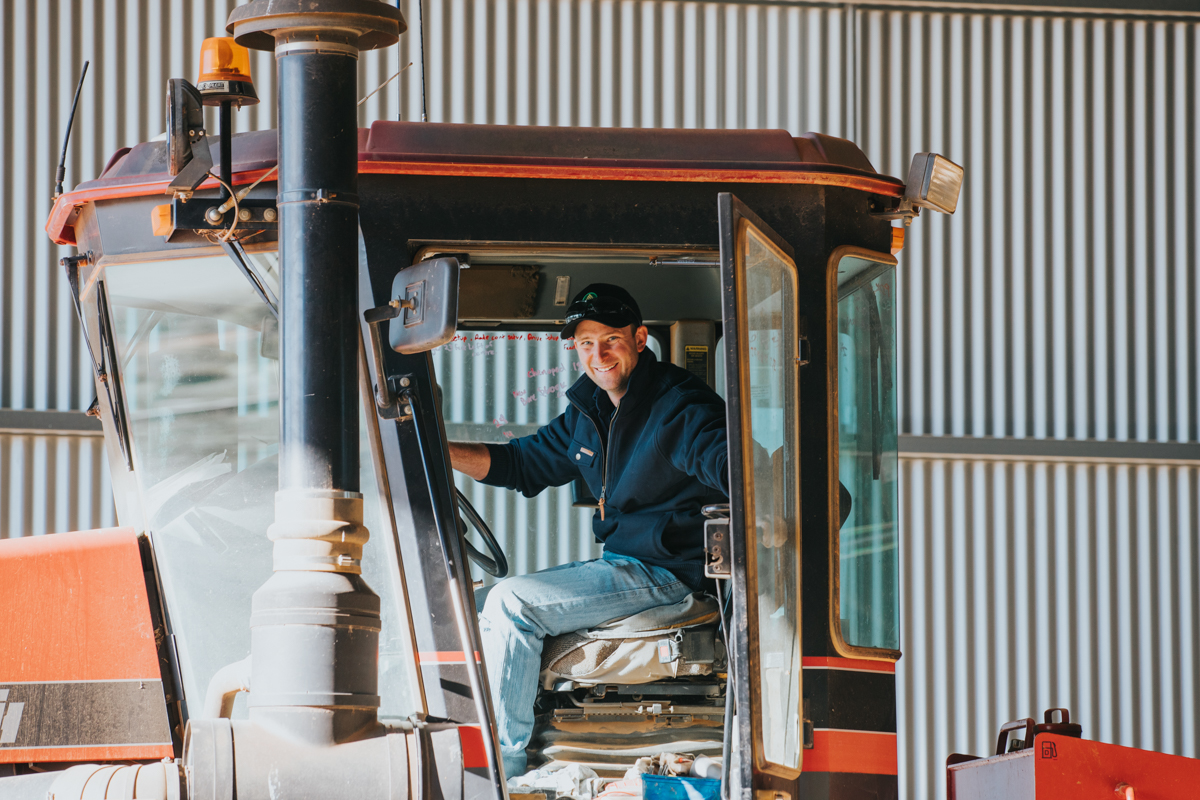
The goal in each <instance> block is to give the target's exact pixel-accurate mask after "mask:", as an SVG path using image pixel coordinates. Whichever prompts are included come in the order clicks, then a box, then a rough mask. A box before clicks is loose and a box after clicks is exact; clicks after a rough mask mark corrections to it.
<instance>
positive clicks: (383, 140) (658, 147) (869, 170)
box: [46, 121, 904, 244]
mask: <svg viewBox="0 0 1200 800" xmlns="http://www.w3.org/2000/svg"><path fill="white" fill-rule="evenodd" d="M277 144H278V138H277V136H276V132H275V131H274V130H267V131H254V132H249V133H241V134H236V135H235V136H234V137H233V148H232V149H233V165H232V167H233V173H234V181H233V182H234V183H235V184H244V183H249V182H251V181H254V180H257V179H258V178H259V177H261V176H262V175H263V174H265V172H266V171H267V170H269V169H271V168H272V167H274V166H275V165H276V161H277V153H278V150H277ZM210 147H213V145H211V144H210ZM214 149H215V147H214ZM358 164H359V174H372V173H373V174H408V175H454V176H467V177H471V176H474V177H497V178H550V179H559V180H605V181H631V180H643V181H689V182H726V183H807V184H824V185H837V186H847V187H849V188H855V189H859V190H862V191H867V192H871V193H873V194H881V195H885V196H893V197H899V196H901V195H902V193H903V191H904V185H903V183H902V182H900V181H898V180H896V179H895V178H889V177H886V176H882V175H879V174H878V173H877V172H876V171H875V169H874V167H872V166H871V162H870V161H868V160H867V157H866V156H865V155H864V154H863V152H862V151H861V150H860V149H859V148H858V147H857V146H856V145H854V144H853V143H852V142H849V141H847V140H845V139H839V138H836V137H833V136H826V135H824V134H820V133H806V134H804V135H803V136H800V137H792V136H791V134H789V133H788V132H787V131H783V130H680V129H665V128H560V127H542V126H518V125H463V124H453V123H430V122H391V121H379V122H375V123H374V124H372V125H371V127H370V128H369V129H367V128H360V129H359V131H358ZM170 181H171V175H170V174H169V173H168V171H167V145H166V142H164V141H158V142H146V143H143V144H138V145H135V146H134V147H131V148H129V147H127V148H122V149H121V150H118V151H117V153H116V154H115V155H114V156H113V157H112V158H111V159H110V160H109V162H108V165H107V166H106V167H105V168H104V171H103V172H102V173H101V174H100V177H98V178H96V179H95V180H91V181H86V182H84V183H81V184H79V185H78V186H77V187H76V188H75V189H74V190H72V191H71V192H68V193H66V194H64V195H63V196H62V197H60V198H59V199H58V201H57V202H56V203H55V205H54V208H53V209H52V211H51V213H50V218H49V220H48V221H47V223H46V232H47V233H49V234H50V237H51V238H52V239H53V240H54V241H55V242H56V243H58V244H74V243H75V231H74V227H73V226H74V218H75V214H74V210H75V209H76V208H78V207H79V206H82V205H84V204H86V203H87V202H90V201H94V200H104V199H114V198H119V197H133V196H145V195H153V194H161V193H163V192H164V190H165V189H166V186H167V184H169V183H170ZM216 185H217V184H216V182H215V181H213V180H211V179H210V180H207V181H205V182H204V183H203V184H201V186H200V188H202V189H203V188H216Z"/></svg>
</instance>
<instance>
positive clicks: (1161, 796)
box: [947, 734, 1200, 800]
mask: <svg viewBox="0 0 1200 800" xmlns="http://www.w3.org/2000/svg"><path fill="white" fill-rule="evenodd" d="M947 783H948V786H947V796H948V797H949V800H1093V798H1113V800H1129V799H1130V798H1136V800H1183V798H1192V797H1197V796H1198V793H1200V789H1198V788H1197V787H1200V760H1197V759H1194V758H1186V757H1184V756H1172V755H1167V754H1165V753H1153V752H1150V751H1147V750H1137V749H1135V748H1132V747H1119V746H1118V745H1115V744H1105V743H1104V742H1096V741H1091V740H1088V739H1075V738H1072V737H1069V736H1056V735H1054V734H1038V736H1037V739H1036V740H1035V741H1034V745H1033V747H1031V748H1028V749H1026V750H1021V751H1018V752H1015V753H1009V754H1008V755H1002V756H993V757H991V758H981V759H977V760H974V761H967V762H964V763H961V764H952V765H951V766H950V767H949V768H948V770H947Z"/></svg>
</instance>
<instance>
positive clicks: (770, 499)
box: [719, 194, 803, 785]
mask: <svg viewBox="0 0 1200 800" xmlns="http://www.w3.org/2000/svg"><path fill="white" fill-rule="evenodd" d="M719 210H720V221H721V272H722V275H721V277H722V286H723V291H724V293H725V312H724V324H725V342H726V343H725V353H724V355H725V360H726V390H727V398H726V399H727V403H728V412H727V413H728V419H729V447H730V464H731V468H730V487H729V488H730V504H731V519H730V522H731V526H732V537H733V543H734V562H735V563H734V593H735V608H736V609H740V610H739V611H738V612H737V613H739V615H744V617H743V620H744V625H745V627H744V628H743V627H742V626H741V625H737V626H735V629H737V630H746V631H748V636H747V637H746V641H745V642H744V643H739V645H737V646H735V647H734V649H735V652H736V651H739V650H740V651H741V653H742V658H741V659H740V660H739V661H740V663H739V665H738V667H737V669H736V670H735V672H736V676H737V680H738V681H739V682H740V683H741V684H742V687H741V688H740V689H739V695H738V697H739V709H742V708H745V707H746V706H745V702H746V701H747V700H748V701H749V709H750V717H751V720H750V734H751V743H752V747H753V753H754V765H755V770H756V771H758V770H764V771H768V772H772V773H775V774H781V775H784V776H789V777H791V776H794V775H795V774H796V773H798V772H799V770H800V765H801V757H802V753H803V744H802V708H803V692H802V688H801V669H800V476H799V470H800V433H799V420H800V400H799V380H798V378H799V373H798V370H799V364H798V360H797V359H798V356H799V336H798V330H797V326H798V315H797V275H796V264H795V261H794V260H793V258H792V254H791V248H790V247H789V246H788V245H787V244H786V243H785V242H784V241H783V240H782V239H780V238H779V237H778V236H777V235H775V233H774V232H773V231H771V229H770V228H768V227H767V226H766V225H765V224H763V223H762V221H761V220H759V219H758V218H757V217H755V216H754V215H753V214H752V213H751V212H750V211H749V210H748V209H746V208H745V207H744V206H742V204H741V203H739V202H738V201H737V199H736V198H734V197H733V196H732V195H728V194H722V195H720V201H719ZM739 550H740V553H739ZM739 572H740V573H741V574H738V573H739ZM740 621H741V620H740ZM743 698H744V699H743ZM739 713H740V712H739ZM743 785H745V784H743Z"/></svg>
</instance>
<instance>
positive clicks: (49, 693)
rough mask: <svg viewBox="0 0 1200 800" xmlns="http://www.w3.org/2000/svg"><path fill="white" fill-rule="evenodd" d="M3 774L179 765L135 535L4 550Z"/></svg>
mask: <svg viewBox="0 0 1200 800" xmlns="http://www.w3.org/2000/svg"><path fill="white" fill-rule="evenodd" d="M0 587H3V590H2V593H3V604H2V605H0V642H4V647H3V648H0V763H14V762H46V761H54V762H64V761H81V760H109V759H148V758H164V757H170V756H172V755H173V751H172V745H171V733H170V725H169V723H168V718H167V708H166V702H165V699H164V692H163V683H162V673H161V671H160V667H159V657H158V648H157V644H156V641H155V630H154V623H153V619H152V617H151V613H150V601H149V593H148V591H147V588H146V578H145V574H144V572H143V568H142V557H141V550H140V546H139V543H138V537H137V534H136V533H134V531H133V530H132V529H129V528H116V529H110V530H99V531H84V532H80V533H58V534H51V535H49V536H37V537H27V538H21V539H6V540H3V541H0Z"/></svg>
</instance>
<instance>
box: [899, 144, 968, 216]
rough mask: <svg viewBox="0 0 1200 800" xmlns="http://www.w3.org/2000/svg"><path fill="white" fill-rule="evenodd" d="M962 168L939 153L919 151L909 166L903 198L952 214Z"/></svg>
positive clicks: (961, 179) (916, 204) (914, 203)
mask: <svg viewBox="0 0 1200 800" xmlns="http://www.w3.org/2000/svg"><path fill="white" fill-rule="evenodd" d="M962 182H963V168H962V167H960V166H959V165H958V164H955V163H954V162H953V161H951V160H950V159H948V158H946V157H945V156H939V155H938V154H937V153H917V154H916V155H915V156H913V160H912V164H911V165H910V166H909V168H908V183H907V184H905V186H904V199H905V200H907V201H909V202H910V203H912V204H913V205H914V206H918V207H920V208H932V209H933V210H934V211H940V212H942V213H943V214H953V213H954V210H955V209H956V208H958V193H959V190H961V189H962Z"/></svg>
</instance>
